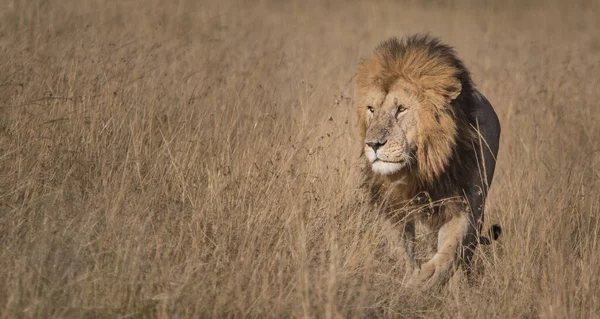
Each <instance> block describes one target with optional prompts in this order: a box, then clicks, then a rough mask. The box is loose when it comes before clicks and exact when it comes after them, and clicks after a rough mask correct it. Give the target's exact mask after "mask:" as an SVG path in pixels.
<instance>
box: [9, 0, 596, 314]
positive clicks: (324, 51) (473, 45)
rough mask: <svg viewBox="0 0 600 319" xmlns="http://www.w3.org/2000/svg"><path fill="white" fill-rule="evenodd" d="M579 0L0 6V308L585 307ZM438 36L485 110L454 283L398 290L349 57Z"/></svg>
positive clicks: (391, 310)
mask: <svg viewBox="0 0 600 319" xmlns="http://www.w3.org/2000/svg"><path fill="white" fill-rule="evenodd" d="M599 15H600V5H599V4H598V2H597V1H587V2H586V1H576V2H567V1H564V2H561V1H558V0H553V1H543V2H542V1H517V0H508V1H503V2H500V1H475V0H467V1H459V2H443V1H433V0H432V1H409V0H407V1H380V2H373V3H371V2H358V1H356V2H355V1H353V2H345V1H323V2H317V1H290V2H283V1H258V0H256V1H245V2H242V1H229V0H222V1H209V0H206V1H193V0H179V1H167V0H146V1H132V0H124V1H102V0H61V1H58V0H25V1H19V0H6V1H2V2H1V3H0V176H1V177H0V316H1V317H3V318H17V317H25V318H31V317H57V318H79V317H106V318H134V317H150V318H152V317H158V318H167V317H173V318H174V317H177V318H207V317H217V318H222V317H255V318H268V317H275V318H282V317H284V318H287V317H306V318H321V317H324V318H351V317H387V318H394V317H411V318H412V317H418V318H425V317H436V318H437V317H446V318H483V317H486V318H489V317H497V318H519V317H527V318H537V317H543V318H576V317H593V316H596V315H597V314H598V313H600V267H599V266H598V265H600V140H599V136H600V124H599V123H600V105H599V104H598V103H599V102H598V101H600V90H599V88H600V24H599V23H598V18H597V17H598V16H599ZM415 32H429V33H431V34H432V35H435V36H438V37H440V38H441V39H442V40H443V41H444V42H446V43H449V44H451V45H453V46H454V47H455V48H456V50H457V52H458V55H459V56H460V57H461V58H462V59H463V60H464V62H465V65H466V66H467V67H468V68H469V69H470V70H471V72H472V74H473V79H474V81H475V83H476V84H477V87H478V88H479V89H480V90H481V91H482V92H483V93H484V94H485V95H486V96H487V97H488V99H489V100H490V101H491V103H492V104H493V105H494V107H495V109H496V112H497V113H498V115H499V117H500V121H501V123H502V137H501V144H500V154H499V157H498V166H497V170H496V176H495V180H494V183H493V185H492V188H491V192H490V195H489V202H488V210H487V213H486V227H487V226H489V225H491V224H492V223H500V224H501V225H502V226H503V228H504V233H503V236H502V237H501V238H500V240H499V241H497V242H495V243H493V244H492V245H490V246H485V247H482V248H481V249H480V250H479V251H478V252H477V256H476V264H477V265H478V267H479V268H478V269H480V270H481V271H479V272H478V275H477V278H476V280H474V281H472V282H468V281H466V280H464V275H462V274H461V273H458V274H457V276H455V277H454V278H453V280H452V281H451V282H450V283H449V285H448V286H447V287H445V288H444V289H442V290H441V291H436V292H423V293H415V292H414V291H409V290H407V289H405V288H404V287H403V281H404V279H405V278H404V276H405V271H404V267H403V263H402V261H401V259H399V258H398V256H397V254H395V253H394V252H395V249H394V247H397V246H395V245H398V243H397V241H395V240H394V239H395V238H396V237H395V230H394V229H393V227H391V225H390V224H389V222H388V221H386V220H385V219H384V218H382V216H381V215H380V214H378V213H377V211H376V210H375V209H374V208H373V207H370V206H369V205H367V204H365V203H364V202H363V201H362V200H361V199H362V198H363V197H364V195H363V194H362V192H361V190H360V189H359V178H358V174H357V171H358V168H359V165H360V164H361V159H360V158H359V149H360V145H358V144H357V140H356V139H357V134H356V133H357V132H356V130H355V128H354V123H355V118H354V111H353V100H354V82H353V76H354V74H355V66H356V64H357V63H358V62H359V60H360V59H361V58H362V57H365V56H367V55H368V54H370V53H371V52H372V51H373V49H374V48H375V46H376V45H377V44H378V43H379V42H381V41H383V40H385V39H387V38H388V37H390V36H403V35H406V34H409V33H415Z"/></svg>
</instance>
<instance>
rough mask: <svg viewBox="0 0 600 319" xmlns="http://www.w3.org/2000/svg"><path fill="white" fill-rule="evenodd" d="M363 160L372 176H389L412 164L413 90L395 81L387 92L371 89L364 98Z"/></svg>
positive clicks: (417, 105) (415, 131)
mask: <svg viewBox="0 0 600 319" xmlns="http://www.w3.org/2000/svg"><path fill="white" fill-rule="evenodd" d="M362 102H363V103H362V104H363V105H364V112H363V113H364V114H363V116H364V117H365V122H366V129H367V130H366V134H365V139H364V143H365V144H364V151H365V156H366V157H367V159H368V160H369V162H370V163H371V168H372V169H373V171H374V172H375V173H379V174H384V175H389V174H394V173H397V172H400V171H402V170H403V169H409V168H410V167H411V165H412V164H415V160H416V158H415V155H416V148H417V143H418V140H417V137H418V125H417V124H418V123H417V122H418V116H417V115H418V112H419V109H420V108H421V107H422V106H421V103H420V102H419V100H418V99H417V92H416V90H415V88H414V87H413V86H412V85H410V84H409V83H407V82H404V81H398V82H397V83H395V84H394V85H393V86H392V87H391V88H390V90H389V91H388V92H384V91H381V90H378V89H376V88H374V89H373V90H371V91H370V92H367V94H365V96H364V101H362Z"/></svg>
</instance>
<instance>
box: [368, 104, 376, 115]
mask: <svg viewBox="0 0 600 319" xmlns="http://www.w3.org/2000/svg"><path fill="white" fill-rule="evenodd" d="M367 109H368V110H369V112H371V113H375V109H374V108H373V107H372V106H370V105H369V106H367Z"/></svg>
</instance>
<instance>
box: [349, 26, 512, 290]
mask: <svg viewBox="0 0 600 319" xmlns="http://www.w3.org/2000/svg"><path fill="white" fill-rule="evenodd" d="M357 97H358V99H357V104H356V112H357V116H358V126H359V131H360V134H361V138H362V142H363V143H364V150H363V152H364V153H363V154H364V157H365V158H366V163H365V167H364V170H363V172H364V182H365V183H364V184H363V185H366V186H367V188H368V189H369V190H370V195H371V196H372V197H371V198H372V200H373V201H374V203H376V204H377V206H378V207H381V209H383V210H384V211H385V212H386V213H387V214H389V215H391V216H393V217H394V218H395V220H397V221H400V224H401V225H402V226H403V227H402V228H403V229H402V234H403V236H402V238H403V242H404V245H403V246H404V250H405V255H406V258H407V259H408V261H409V263H410V267H411V269H412V271H413V276H412V278H411V284H413V285H417V286H420V287H422V288H425V287H432V286H434V285H438V284H443V283H445V282H446V281H447V280H448V279H449V278H450V277H451V276H452V274H453V273H454V272H455V270H456V269H457V267H458V266H459V265H460V264H461V263H462V264H463V265H464V266H465V268H466V269H467V270H468V266H469V262H470V259H471V256H472V253H473V250H474V248H475V247H476V245H477V244H478V243H479V242H482V243H484V242H483V240H485V241H487V238H485V237H480V236H479V234H480V232H481V227H482V224H483V209H484V207H483V206H484V202H485V198H486V195H487V190H488V187H489V185H490V184H491V182H492V177H493V174H494V168H495V164H496V163H495V162H496V155H497V153H498V144H499V139H500V123H499V121H498V117H497V116H496V113H495V112H494V110H493V108H492V106H491V105H490V103H489V102H488V101H487V99H486V98H485V97H484V96H483V95H482V94H481V93H479V92H478V91H477V90H476V89H475V88H474V85H473V83H472V82H471V77H470V75H469V72H468V71H467V69H466V68H465V66H464V65H463V63H462V62H461V61H460V60H459V59H458V58H457V57H456V55H455V52H454V49H453V48H451V47H450V46H447V45H444V44H442V43H440V42H439V40H438V39H435V38H432V37H430V36H427V35H413V36H409V37H406V38H404V39H402V40H398V39H396V38H392V39H389V40H387V41H386V42H384V43H382V44H381V45H379V47H377V49H376V50H375V53H374V55H373V56H371V57H369V58H368V59H365V60H363V61H362V62H361V63H360V65H359V67H358V74H357ZM415 222H419V223H421V225H420V226H424V227H425V228H426V229H428V230H429V231H430V232H433V233H434V234H435V237H437V242H435V241H436V240H435V238H434V240H433V241H434V242H433V243H430V244H431V246H432V247H433V252H434V254H433V256H432V257H431V258H430V259H429V260H428V261H427V262H425V263H424V264H422V265H421V266H420V268H419V267H418V266H417V265H416V263H415ZM500 231H501V229H500V227H499V226H497V225H494V226H493V232H492V236H493V237H494V239H495V237H497V236H499V235H500Z"/></svg>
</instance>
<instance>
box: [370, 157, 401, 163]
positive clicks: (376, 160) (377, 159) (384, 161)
mask: <svg viewBox="0 0 600 319" xmlns="http://www.w3.org/2000/svg"><path fill="white" fill-rule="evenodd" d="M377 162H381V163H389V164H401V163H402V162H403V161H402V160H399V161H386V160H382V159H380V158H376V159H375V160H374V161H373V163H377Z"/></svg>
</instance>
